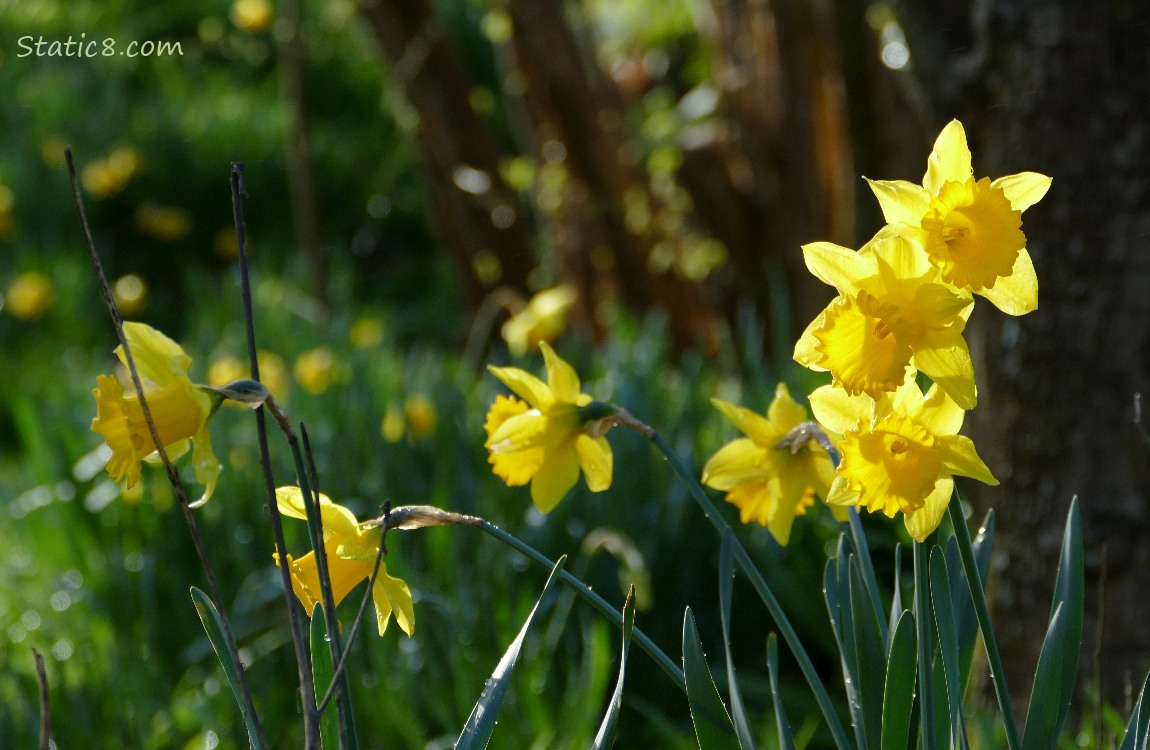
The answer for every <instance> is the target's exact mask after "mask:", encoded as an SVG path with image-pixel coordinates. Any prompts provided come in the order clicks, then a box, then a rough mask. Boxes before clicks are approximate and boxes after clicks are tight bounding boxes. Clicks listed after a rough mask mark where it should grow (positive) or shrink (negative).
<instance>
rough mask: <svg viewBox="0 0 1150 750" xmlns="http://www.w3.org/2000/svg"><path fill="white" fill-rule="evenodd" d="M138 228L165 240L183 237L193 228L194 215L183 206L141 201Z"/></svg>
mask: <svg viewBox="0 0 1150 750" xmlns="http://www.w3.org/2000/svg"><path fill="white" fill-rule="evenodd" d="M136 229H139V230H140V232H142V233H143V234H146V235H148V236H149V237H155V238H156V239H157V240H161V241H163V242H175V241H176V240H180V239H183V238H184V237H186V236H187V235H188V232H190V231H191V229H192V216H191V214H189V213H188V212H187V211H185V210H184V209H182V208H176V207H174V206H161V205H159V204H158V203H141V204H140V205H139V207H138V208H136Z"/></svg>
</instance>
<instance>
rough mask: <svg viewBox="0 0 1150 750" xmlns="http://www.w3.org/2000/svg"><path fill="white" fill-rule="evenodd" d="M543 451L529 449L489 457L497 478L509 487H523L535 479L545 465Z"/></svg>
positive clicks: (488, 459) (493, 454)
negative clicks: (540, 468)
mask: <svg viewBox="0 0 1150 750" xmlns="http://www.w3.org/2000/svg"><path fill="white" fill-rule="evenodd" d="M543 453H544V451H543V449H542V448H528V449H527V450H521V451H516V452H515V453H492V454H491V455H490V456H488V457H487V461H488V462H489V463H490V464H491V470H492V471H494V472H495V476H497V477H499V478H500V479H502V480H503V481H504V483H505V484H506V485H507V486H508V487H522V486H523V485H525V484H527V483H528V482H530V481H531V480H532V479H534V478H535V475H536V474H538V473H539V467H540V466H542V465H543Z"/></svg>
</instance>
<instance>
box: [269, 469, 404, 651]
mask: <svg viewBox="0 0 1150 750" xmlns="http://www.w3.org/2000/svg"><path fill="white" fill-rule="evenodd" d="M276 505H277V506H279V510H280V513H282V514H284V515H285V516H288V517H290V518H298V519H300V520H304V521H306V520H307V512H306V509H305V508H304V503H303V493H302V492H300V489H299V487H278V488H277V489H276ZM319 510H320V518H321V519H322V521H323V540H324V541H323V547H324V551H325V553H326V554H327V569H328V575H329V577H330V578H331V589H332V599H333V601H334V602H335V604H336V606H339V603H340V602H341V601H343V599H344V597H346V596H347V595H348V594H349V593H351V590H352V589H354V588H355V587H356V586H358V585H359V584H360V582H362V581H366V580H369V579H370V578H371V573H372V570H373V569H374V568H375V559H376V556H377V555H378V553H379V545H380V534H382V533H383V532H382V530H381V529H380V527H379V526H376V525H372V524H371V523H359V522H358V521H357V520H356V517H355V514H354V513H352V512H351V511H350V510H348V509H347V508H345V507H343V506H342V505H337V504H336V503H334V502H332V501H331V498H329V497H328V496H327V495H324V494H323V493H319ZM276 564H277V565H278V564H279V558H278V557H276ZM288 569H289V570H290V572H291V581H292V590H293V591H295V595H296V596H297V597H298V598H299V600H300V602H301V603H302V604H303V605H304V609H306V610H307V612H308V615H309V616H310V615H311V613H312V611H313V610H314V609H315V606H316V605H317V604H321V605H322V604H323V597H322V593H321V589H320V583H319V570H318V568H317V567H316V560H315V550H312V551H311V552H308V553H307V554H306V555H304V556H303V557H298V558H297V557H292V556H291V555H288ZM371 596H372V600H373V601H374V602H375V623H376V626H377V628H378V629H379V634H380V635H383V633H384V631H385V630H386V629H387V624H388V623H389V622H390V621H391V617H392V615H395V621H396V622H397V623H399V627H400V629H401V630H403V632H405V633H407V634H408V635H412V634H413V633H414V632H415V609H414V607H413V605H412V601H411V590H410V589H408V587H407V584H406V583H404V582H403V581H402V580H400V579H399V578H395V577H394V576H391V575H389V574H388V572H387V565H386V564H385V563H384V562H383V561H382V560H381V561H380V563H379V573H378V575H376V578H375V586H373V587H372V590H371Z"/></svg>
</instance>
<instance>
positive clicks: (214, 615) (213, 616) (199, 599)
mask: <svg viewBox="0 0 1150 750" xmlns="http://www.w3.org/2000/svg"><path fill="white" fill-rule="evenodd" d="M192 603H193V604H194V605H195V606H196V612H197V613H199V615H200V622H201V623H203V626H204V630H205V631H206V632H207V634H208V640H209V641H211V644H212V649H213V650H214V651H215V652H216V657H218V658H219V660H220V664H221V665H223V668H224V674H225V675H226V676H227V678H228V684H229V685H231V686H232V693H233V694H234V695H235V696H236V702H237V703H238V704H239V706H240V711H241V712H243V713H244V723H245V725H246V729H247V730H248V744H250V745H251V747H252V748H253V750H263V745H262V744H261V742H260V740H259V736H260V734H259V731H258V730H257V728H256V726H255V723H254V722H253V721H252V719H251V717H250V716H248V715H247V713H246V712H244V711H243V706H244V703H243V697H242V693H241V692H240V683H239V672H240V670H241V669H243V666H242V665H239V664H236V663H235V662H234V661H232V658H231V652H230V651H229V650H228V647H227V642H226V641H225V640H224V626H223V623H222V622H221V621H220V613H219V612H218V611H216V605H214V604H212V600H211V599H210V598H209V597H208V595H207V594H205V593H204V592H203V591H201V590H200V589H198V588H196V587H195V586H192Z"/></svg>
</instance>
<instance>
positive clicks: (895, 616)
mask: <svg viewBox="0 0 1150 750" xmlns="http://www.w3.org/2000/svg"><path fill="white" fill-rule="evenodd" d="M905 611H906V608H905V607H903V604H902V545H901V544H896V545H895V546H894V592H893V593H892V594H891V598H890V620H889V621H888V623H887V632H889V633H892V634H893V633H894V629H895V627H896V626H897V625H898V621H899V620H901V619H902V613H903V612H905ZM892 637H893V635H892Z"/></svg>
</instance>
